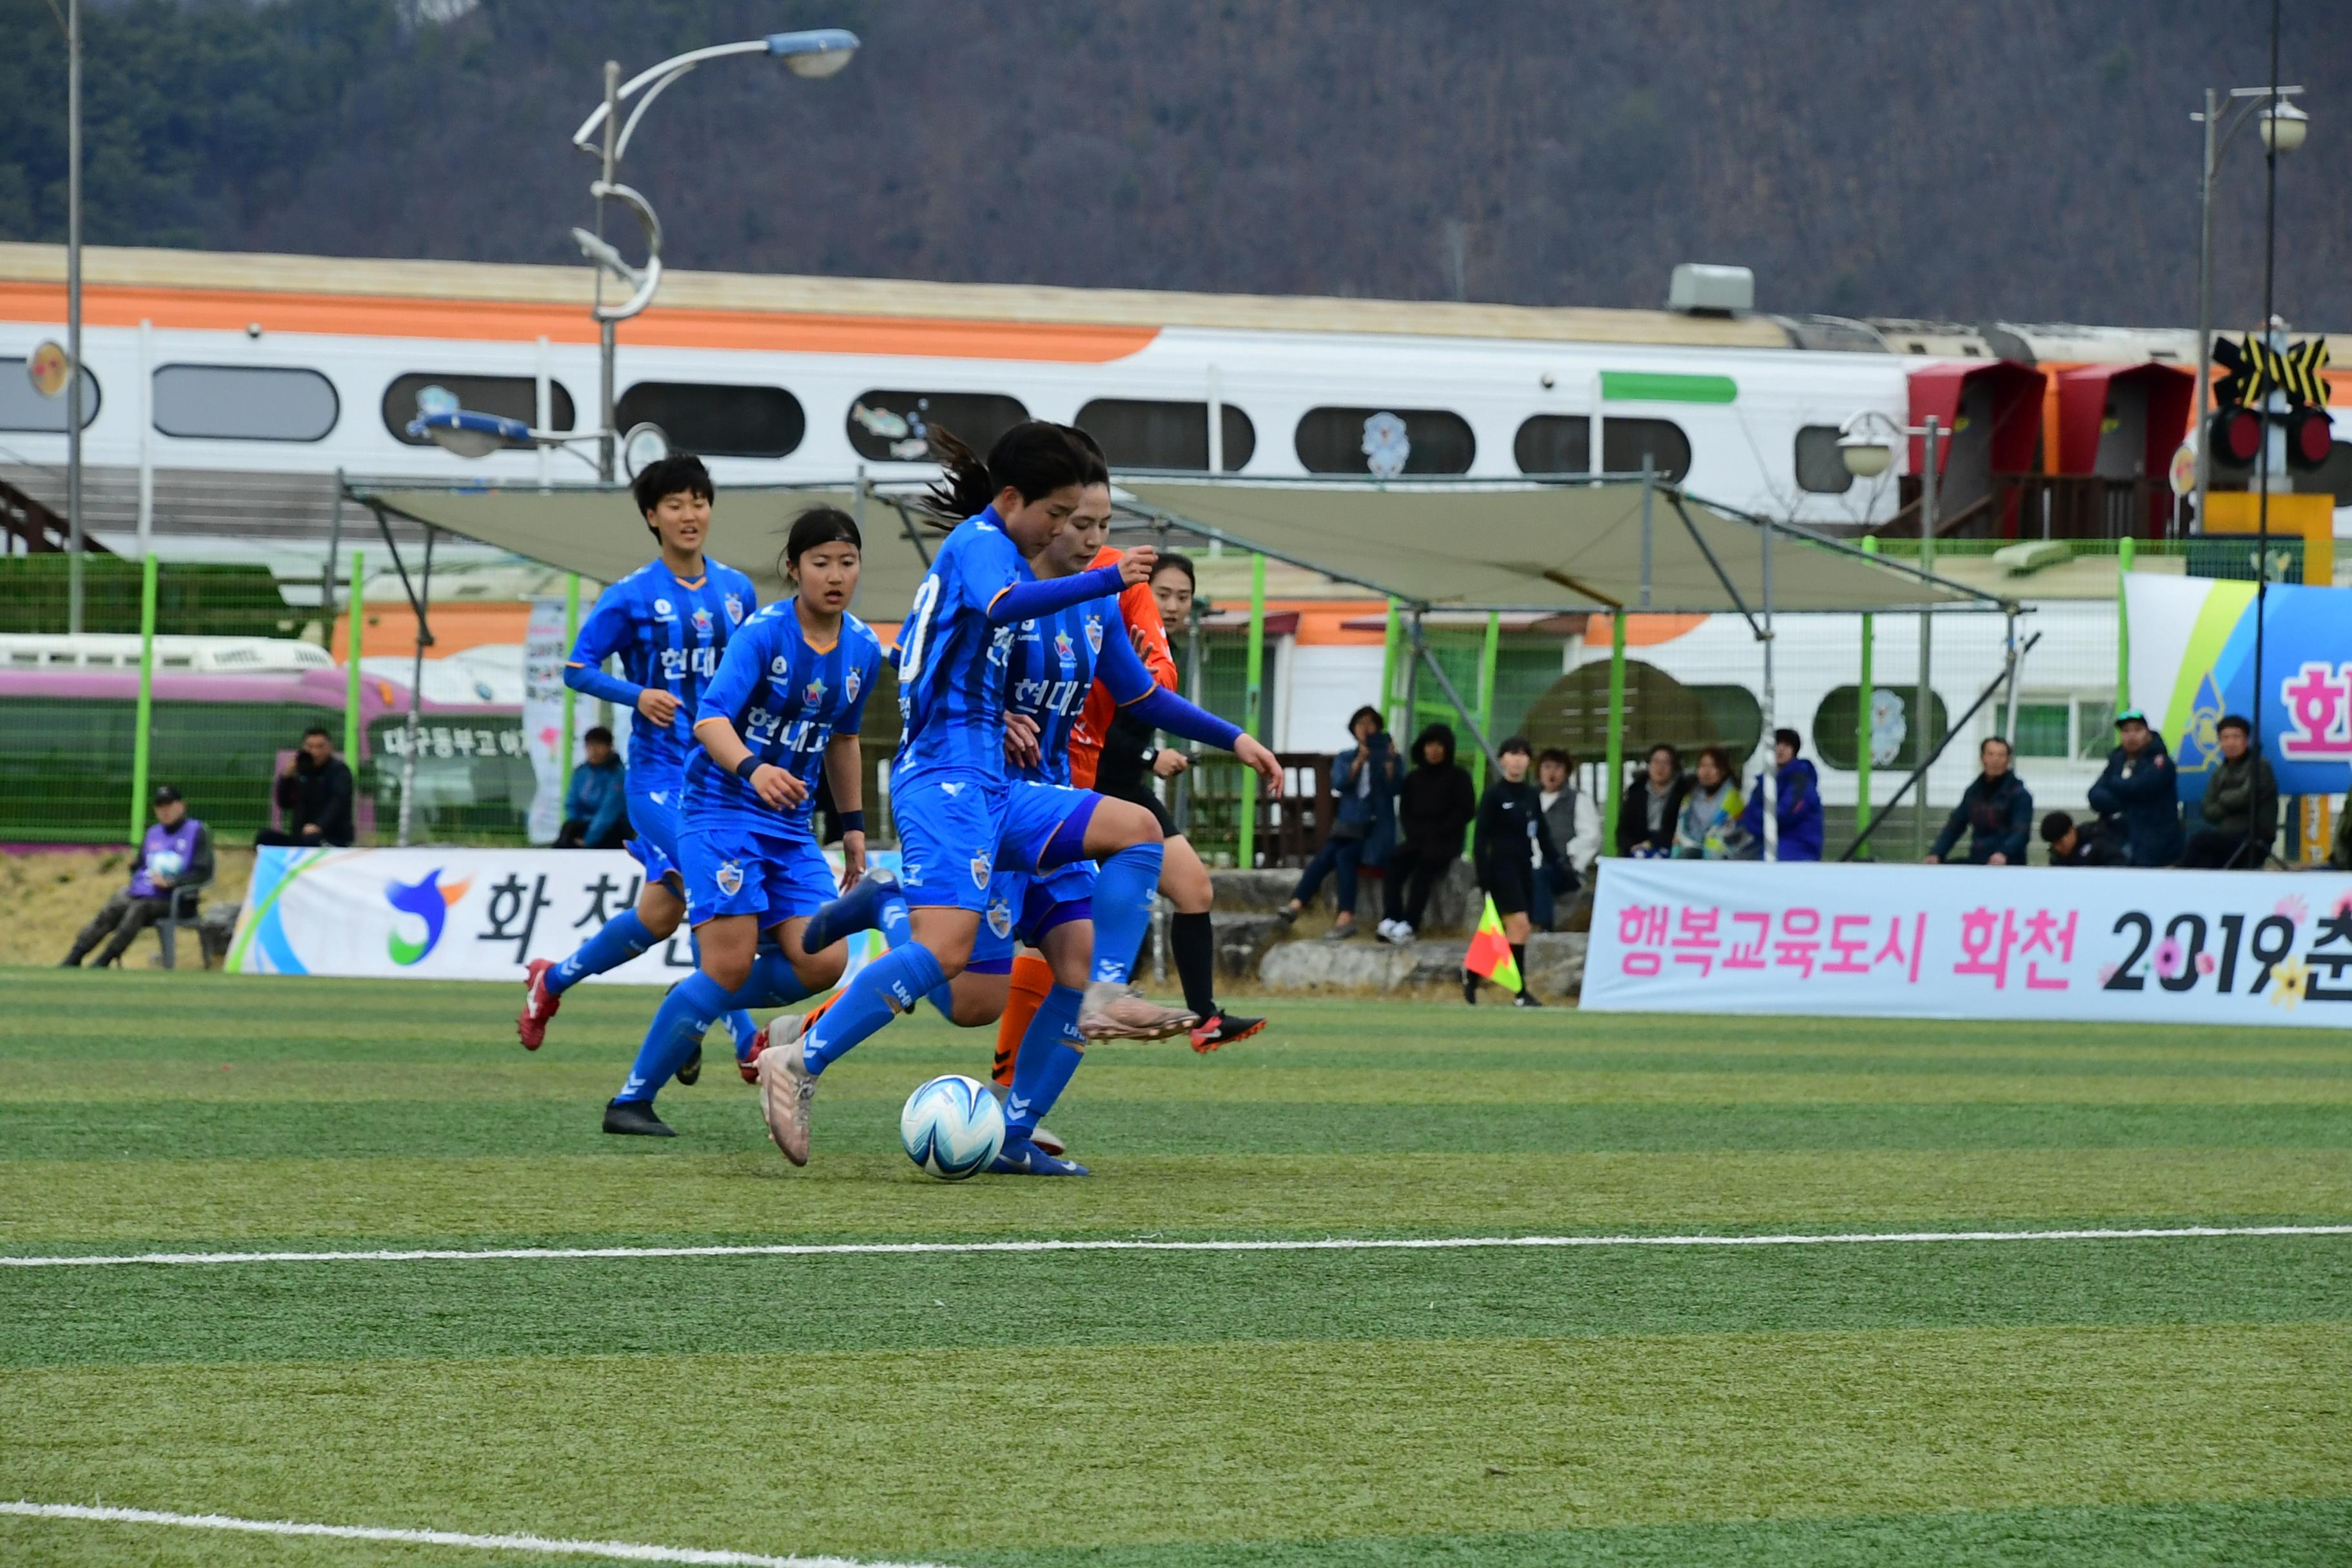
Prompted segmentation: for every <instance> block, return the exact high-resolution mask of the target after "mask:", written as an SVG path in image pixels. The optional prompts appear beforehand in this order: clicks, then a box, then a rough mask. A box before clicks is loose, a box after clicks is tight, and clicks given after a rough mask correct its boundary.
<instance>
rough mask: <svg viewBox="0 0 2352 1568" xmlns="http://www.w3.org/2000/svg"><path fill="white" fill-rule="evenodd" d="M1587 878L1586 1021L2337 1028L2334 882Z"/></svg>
mask: <svg viewBox="0 0 2352 1568" xmlns="http://www.w3.org/2000/svg"><path fill="white" fill-rule="evenodd" d="M1582 1005H1583V1006H1584V1008H1585V1010H1586V1011H1588V1012H1614V1013H1708V1014H1714V1015H1716V1016H1738V1015H1741V1014H1753V1013H1790V1014H1807V1015H1812V1016H1856V1017H1881V1018H1981V1019H1996V1018H2015V1019H2069V1020H2079V1021H2082V1022H2085V1023H2130V1022H2145V1023H2158V1024H2271V1025H2279V1026H2302V1027H2306V1028H2333V1029H2343V1028H2352V875H2334V874H2310V873H2306V874H2301V875H2295V876H2258V875H2250V874H2248V873H2245V872H2233V871H2136V870H2074V869H2065V868H2058V869H2053V868H2046V867H2020V868H2007V867H1965V866H1946V867H1924V866H1923V867H1894V866H1835V865H1806V864H1791V863H1787V862H1783V863H1781V864H1778V865H1766V864H1762V863H1760V862H1752V861H1719V860H1606V861H1603V862H1601V885H1600V888H1599V889H1598V891H1597V893H1596V896H1595V900H1594V904H1593V910H1592V940H1591V949H1590V951H1589V952H1588V954H1587V956H1586V960H1585V965H1584V998H1583V1004H1582Z"/></svg>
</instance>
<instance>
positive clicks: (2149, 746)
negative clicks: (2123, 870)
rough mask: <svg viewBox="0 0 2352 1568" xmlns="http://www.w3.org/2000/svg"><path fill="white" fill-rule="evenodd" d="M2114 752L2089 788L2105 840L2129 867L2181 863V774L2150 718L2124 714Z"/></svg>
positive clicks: (2137, 713) (2120, 716) (2118, 716)
mask: <svg viewBox="0 0 2352 1568" xmlns="http://www.w3.org/2000/svg"><path fill="white" fill-rule="evenodd" d="M2116 742H2118V743H2117V745H2116V749H2115V750H2114V751H2112V752H2108V753H2107V768H2106V772H2105V773H2101V774H2100V775H2099V782H2098V783H2096V784H2093V785H2092V786H2091V809H2092V810H2094V811H2095V812H2097V813H2098V814H2099V826H2100V830H2101V832H2102V834H2103V835H2104V836H2105V837H2107V838H2108V839H2109V840H2110V841H2111V842H2113V843H2115V844H2118V845H2120V846H2122V855H2121V859H2122V862H2123V864H2125V865H2126V866H2169V865H2172V864H2173V863H2175V862H2176V861H2178V860H2179V858H2180V848H2181V841H2180V798H2179V778H2180V774H2179V769H2177V768H2175V767H2174V766H2173V765H2172V754H2171V753H2170V752H2168V751H2166V750H2165V746H2164V737H2163V736H2161V735H2159V734H2158V733H2157V732H2156V731H2154V730H2151V729H2149V728H2148V724H2147V714H2145V713H2143V712H2141V711H2140V710H2138V709H2137V708H2126V709H2125V710H2123V711H2122V712H2121V713H2118V714H2116Z"/></svg>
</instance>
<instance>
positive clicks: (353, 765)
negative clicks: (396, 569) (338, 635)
mask: <svg viewBox="0 0 2352 1568" xmlns="http://www.w3.org/2000/svg"><path fill="white" fill-rule="evenodd" d="M366 581H367V552H366V551H364V550H361V549H358V548H354V549H353V550H352V586H351V593H350V596H349V597H348V598H347V599H346V600H345V601H344V606H345V607H344V610H343V765H344V766H345V767H347V768H349V769H351V770H352V797H353V798H352V806H353V808H354V809H356V808H357V806H358V804H359V802H358V795H359V780H360V623H361V619H362V607H361V605H360V593H361V585H362V584H364V583H365V582H366ZM333 624H334V623H333V622H331V621H330V622H329V623H328V625H329V626H333ZM329 635H330V637H331V636H332V633H331V632H330V634H329ZM371 810H373V808H371ZM369 821H370V824H371V826H370V828H369V831H370V833H373V831H374V828H373V821H374V818H373V816H371V817H370V818H369Z"/></svg>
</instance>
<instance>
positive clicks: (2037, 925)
mask: <svg viewBox="0 0 2352 1568" xmlns="http://www.w3.org/2000/svg"><path fill="white" fill-rule="evenodd" d="M2076 918H2077V916H2076V911H2074V910H2067V911H2066V921H2065V923H2064V924H2063V925H2061V924H2060V923H2059V921H2058V917H2057V916H2056V915H2054V914H2053V913H2051V912H2050V911H2049V910H2034V911H2033V912H2032V914H2030V915H2028V916H2026V917H2025V943H2024V945H2023V946H2021V947H2020V948H2019V949H2018V950H2017V952H2018V956H2019V957H2021V958H2023V959H2025V961H2026V963H2025V986H2026V989H2027V990H2029V991H2063V990H2065V989H2066V988H2067V986H2068V984H2070V983H2069V982H2068V981H2067V979H2066V978H2065V976H2063V975H2046V974H2044V973H2042V960H2040V959H2039V958H2035V957H2033V956H2032V954H2034V953H2038V952H2045V953H2048V954H2050V955H2051V957H2053V958H2054V959H2055V960H2057V962H2059V963H2073V962H2074V921H2075V920H2076Z"/></svg>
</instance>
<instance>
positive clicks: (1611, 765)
mask: <svg viewBox="0 0 2352 1568" xmlns="http://www.w3.org/2000/svg"><path fill="white" fill-rule="evenodd" d="M1606 751H1607V755H1608V758H1609V761H1608V763H1607V764H1606V766H1607V769H1608V773H1609V778H1608V784H1609V793H1608V794H1607V795H1603V796H1602V797H1601V800H1602V803H1603V804H1602V805H1601V853H1602V854H1603V855H1613V854H1615V853H1616V852H1617V814H1618V811H1619V810H1620V809H1621V807H1622V805H1623V801H1622V798H1621V797H1622V795H1624V793H1625V612H1624V611H1623V610H1622V609H1618V610H1612V611H1611V612H1610V615H1609V740H1608V743H1607V747H1606Z"/></svg>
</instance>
